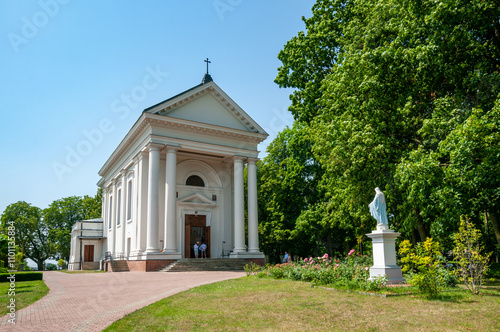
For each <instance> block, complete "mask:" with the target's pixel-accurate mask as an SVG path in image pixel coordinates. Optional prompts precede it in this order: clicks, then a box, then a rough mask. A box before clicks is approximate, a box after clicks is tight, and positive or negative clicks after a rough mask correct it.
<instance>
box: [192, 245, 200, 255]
mask: <svg viewBox="0 0 500 332" xmlns="http://www.w3.org/2000/svg"><path fill="white" fill-rule="evenodd" d="M198 244H199V242H196V243H195V244H194V246H193V249H194V258H198V248H199V247H198Z"/></svg>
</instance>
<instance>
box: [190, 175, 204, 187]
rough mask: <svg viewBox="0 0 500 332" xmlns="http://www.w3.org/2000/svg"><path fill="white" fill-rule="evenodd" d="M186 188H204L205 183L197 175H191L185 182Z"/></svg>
mask: <svg viewBox="0 0 500 332" xmlns="http://www.w3.org/2000/svg"><path fill="white" fill-rule="evenodd" d="M186 186H196V187H205V182H203V179H202V178H200V177H199V176H198V175H191V176H190V177H188V178H187V180H186Z"/></svg>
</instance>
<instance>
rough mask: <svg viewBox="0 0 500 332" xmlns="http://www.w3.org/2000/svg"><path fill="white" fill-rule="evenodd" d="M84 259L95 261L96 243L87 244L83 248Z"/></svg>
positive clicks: (85, 260)
mask: <svg viewBox="0 0 500 332" xmlns="http://www.w3.org/2000/svg"><path fill="white" fill-rule="evenodd" d="M83 261H84V262H93V261H94V245H91V244H86V245H85V247H84V250H83Z"/></svg>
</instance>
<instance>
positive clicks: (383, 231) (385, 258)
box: [366, 225, 405, 284]
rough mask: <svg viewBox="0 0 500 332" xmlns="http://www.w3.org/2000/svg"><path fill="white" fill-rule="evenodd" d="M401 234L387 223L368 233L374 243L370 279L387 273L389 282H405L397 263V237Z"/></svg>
mask: <svg viewBox="0 0 500 332" xmlns="http://www.w3.org/2000/svg"><path fill="white" fill-rule="evenodd" d="M399 235H400V233H396V232H394V231H393V230H390V229H389V228H388V227H387V226H386V225H377V229H376V230H374V231H372V232H371V233H370V234H366V236H368V237H369V238H371V239H372V243H373V266H372V267H370V279H369V280H373V279H374V278H376V277H379V276H383V275H386V276H387V279H388V281H387V283H389V284H399V283H403V282H405V280H404V279H403V273H402V272H401V268H400V267H399V266H397V264H396V238H397V237H398V236H399Z"/></svg>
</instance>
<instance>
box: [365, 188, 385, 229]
mask: <svg viewBox="0 0 500 332" xmlns="http://www.w3.org/2000/svg"><path fill="white" fill-rule="evenodd" d="M368 206H369V207H370V213H371V215H372V217H373V218H375V219H377V228H378V227H379V226H381V225H385V226H387V224H388V221H387V211H386V209H387V204H386V203H385V196H384V193H383V192H382V191H381V190H380V189H379V188H378V187H377V188H375V198H374V199H373V201H372V202H371V203H370V205H368Z"/></svg>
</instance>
